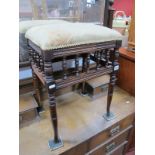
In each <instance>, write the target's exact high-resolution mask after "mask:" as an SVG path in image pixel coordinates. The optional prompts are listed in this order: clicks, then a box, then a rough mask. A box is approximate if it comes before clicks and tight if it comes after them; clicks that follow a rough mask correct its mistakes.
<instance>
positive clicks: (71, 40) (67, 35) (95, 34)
mask: <svg viewBox="0 0 155 155" xmlns="http://www.w3.org/2000/svg"><path fill="white" fill-rule="evenodd" d="M25 37H26V38H27V39H29V40H31V41H32V42H33V43H34V44H36V45H37V46H39V47H40V48H41V49H42V50H50V49H57V48H63V47H69V46H76V45H81V44H88V43H97V42H106V41H112V40H122V35H121V34H120V33H118V32H117V31H115V30H112V29H109V28H107V27H103V26H99V25H95V24H90V23H69V22H68V23H63V24H49V25H43V26H36V27H33V28H31V29H29V30H28V31H27V32H26V34H25Z"/></svg>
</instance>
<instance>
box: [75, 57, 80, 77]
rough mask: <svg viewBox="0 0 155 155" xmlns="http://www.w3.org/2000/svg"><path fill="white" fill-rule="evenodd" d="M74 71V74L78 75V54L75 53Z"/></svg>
mask: <svg viewBox="0 0 155 155" xmlns="http://www.w3.org/2000/svg"><path fill="white" fill-rule="evenodd" d="M75 72H76V76H78V75H79V56H78V55H76V56H75Z"/></svg>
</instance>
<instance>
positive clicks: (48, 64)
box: [44, 59, 63, 150]
mask: <svg viewBox="0 0 155 155" xmlns="http://www.w3.org/2000/svg"><path fill="white" fill-rule="evenodd" d="M44 70H45V77H46V86H47V90H48V99H49V110H50V116H51V122H52V125H53V132H54V139H52V140H49V143H48V145H49V147H50V149H51V150H55V149H57V148H59V147H62V146H63V142H62V141H61V139H60V137H59V134H58V119H57V110H56V100H55V91H56V84H55V82H54V78H53V68H52V61H51V60H50V59H47V60H46V61H44Z"/></svg>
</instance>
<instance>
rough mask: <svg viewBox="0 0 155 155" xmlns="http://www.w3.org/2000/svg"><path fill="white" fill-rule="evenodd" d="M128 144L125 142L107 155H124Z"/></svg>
mask: <svg viewBox="0 0 155 155" xmlns="http://www.w3.org/2000/svg"><path fill="white" fill-rule="evenodd" d="M127 143H128V141H124V142H123V143H121V144H120V145H119V146H117V147H116V148H115V149H113V150H112V151H111V152H109V153H107V154H106V155H124V147H125V145H126V144H127Z"/></svg>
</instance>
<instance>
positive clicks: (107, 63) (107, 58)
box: [106, 50, 110, 67]
mask: <svg viewBox="0 0 155 155" xmlns="http://www.w3.org/2000/svg"><path fill="white" fill-rule="evenodd" d="M109 58H110V50H106V67H108V66H109Z"/></svg>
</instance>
